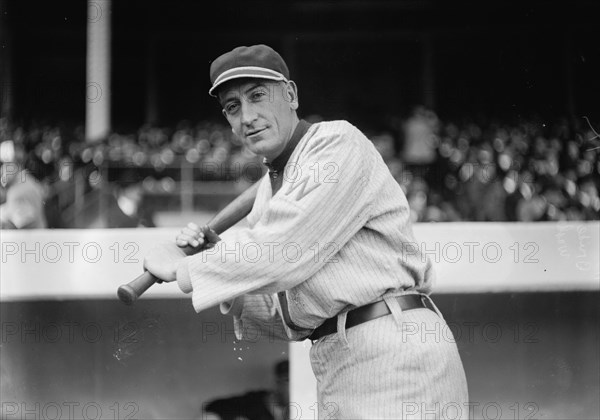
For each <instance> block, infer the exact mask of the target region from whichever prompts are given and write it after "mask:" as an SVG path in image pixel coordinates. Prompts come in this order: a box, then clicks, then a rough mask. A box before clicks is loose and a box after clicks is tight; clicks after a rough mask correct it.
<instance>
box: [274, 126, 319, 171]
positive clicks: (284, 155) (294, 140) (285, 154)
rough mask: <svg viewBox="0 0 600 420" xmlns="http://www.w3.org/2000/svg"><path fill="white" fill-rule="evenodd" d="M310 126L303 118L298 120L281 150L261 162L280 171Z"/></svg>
mask: <svg viewBox="0 0 600 420" xmlns="http://www.w3.org/2000/svg"><path fill="white" fill-rule="evenodd" d="M309 127H310V124H309V123H308V122H306V121H304V120H298V122H297V123H296V124H295V125H294V129H293V130H292V135H291V137H290V139H289V140H288V142H287V143H286V145H285V147H284V149H283V151H282V152H281V153H280V154H279V156H277V157H276V158H275V159H273V160H269V159H267V158H265V159H264V160H263V162H264V163H265V165H267V166H268V167H269V170H271V171H277V172H281V171H283V169H284V168H285V165H286V164H287V162H288V160H289V159H290V156H291V155H292V153H293V152H294V149H296V146H297V145H298V143H299V142H300V139H302V137H304V135H305V134H306V131H307V130H308V128H309Z"/></svg>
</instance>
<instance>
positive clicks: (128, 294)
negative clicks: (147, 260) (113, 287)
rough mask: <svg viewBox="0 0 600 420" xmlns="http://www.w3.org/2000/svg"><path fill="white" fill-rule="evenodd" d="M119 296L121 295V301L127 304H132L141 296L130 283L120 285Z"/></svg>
mask: <svg viewBox="0 0 600 420" xmlns="http://www.w3.org/2000/svg"><path fill="white" fill-rule="evenodd" d="M117 296H119V299H120V300H121V302H123V303H125V304H126V305H132V304H133V302H135V301H136V300H137V298H138V297H139V295H138V294H137V292H136V291H135V290H134V289H133V288H132V287H131V286H129V285H128V284H124V285H122V286H121V287H119V289H118V290H117Z"/></svg>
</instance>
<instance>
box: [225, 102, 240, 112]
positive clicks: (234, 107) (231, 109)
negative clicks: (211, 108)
mask: <svg viewBox="0 0 600 420" xmlns="http://www.w3.org/2000/svg"><path fill="white" fill-rule="evenodd" d="M237 110H238V104H229V105H226V106H225V112H227V113H228V114H233V113H235V112H236V111H237Z"/></svg>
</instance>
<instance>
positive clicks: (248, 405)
mask: <svg viewBox="0 0 600 420" xmlns="http://www.w3.org/2000/svg"><path fill="white" fill-rule="evenodd" d="M273 373H274V377H275V384H274V386H273V388H272V389H269V390H259V391H251V392H248V393H246V394H243V395H236V396H233V397H228V398H222V399H217V400H213V401H210V402H209V403H208V404H206V405H205V406H204V411H205V412H206V413H214V414H216V415H217V416H219V419H220V420H237V419H247V420H287V419H289V417H290V413H289V405H290V398H289V392H290V391H289V362H288V361H287V360H282V361H280V362H278V363H277V364H276V365H275V368H274V371H273Z"/></svg>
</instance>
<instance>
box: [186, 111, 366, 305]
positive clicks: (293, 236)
mask: <svg viewBox="0 0 600 420" xmlns="http://www.w3.org/2000/svg"><path fill="white" fill-rule="evenodd" d="M366 143H368V140H367V139H366V138H365V137H364V136H363V135H362V133H360V131H358V130H357V129H356V128H354V127H353V126H351V125H350V124H348V123H346V122H335V123H329V124H326V125H317V127H313V128H311V130H309V133H307V135H306V139H303V141H302V142H301V143H300V144H299V145H298V147H297V149H296V150H295V152H294V154H293V155H292V157H291V159H290V163H289V164H288V166H287V167H286V173H285V175H284V176H285V178H284V181H283V185H282V187H281V189H280V190H279V192H278V193H277V194H276V195H275V196H273V197H272V198H271V200H270V201H269V203H268V207H267V208H266V209H265V211H264V212H263V213H262V215H261V217H260V219H259V220H258V221H257V223H256V224H255V225H254V226H252V227H248V228H243V229H239V230H236V231H233V232H228V233H227V234H225V235H223V240H222V241H221V242H220V243H219V244H218V245H217V246H215V247H214V248H213V249H211V250H207V251H205V252H203V253H201V254H198V255H194V256H190V257H186V258H185V260H184V262H183V263H182V267H180V270H178V276H179V271H182V270H183V271H186V274H187V275H189V284H190V285H191V287H192V289H193V295H192V300H193V305H194V308H195V310H196V311H198V312H199V311H201V310H203V309H206V308H208V307H211V306H214V305H217V304H219V303H221V302H224V301H227V300H230V299H234V298H236V297H238V296H242V295H245V294H248V293H250V294H270V293H275V292H279V291H282V290H287V289H290V288H292V287H294V286H296V285H298V284H300V283H302V282H303V281H305V280H307V279H308V278H310V277H311V276H313V275H314V274H315V273H316V272H317V271H318V270H320V269H321V268H322V267H323V265H324V264H327V263H329V264H335V260H330V261H329V262H327V260H326V259H324V258H322V256H323V255H331V256H333V257H334V255H333V254H332V252H331V249H340V248H341V247H343V246H344V244H345V243H346V242H347V241H348V240H349V239H350V238H352V236H353V235H355V234H356V232H358V230H360V229H361V228H362V227H363V226H364V225H365V223H366V222H367V220H368V219H369V211H370V205H371V203H372V200H373V198H372V195H373V191H372V189H367V188H366V186H367V184H368V182H369V179H370V177H371V175H372V174H371V171H373V170H374V165H375V163H374V162H375V159H376V157H375V155H374V154H373V149H372V148H369V147H367V144H366ZM287 169H289V170H287ZM182 276H185V275H183V274H182ZM181 283H182V281H180V284H181ZM187 290H189V288H188V289H187Z"/></svg>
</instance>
